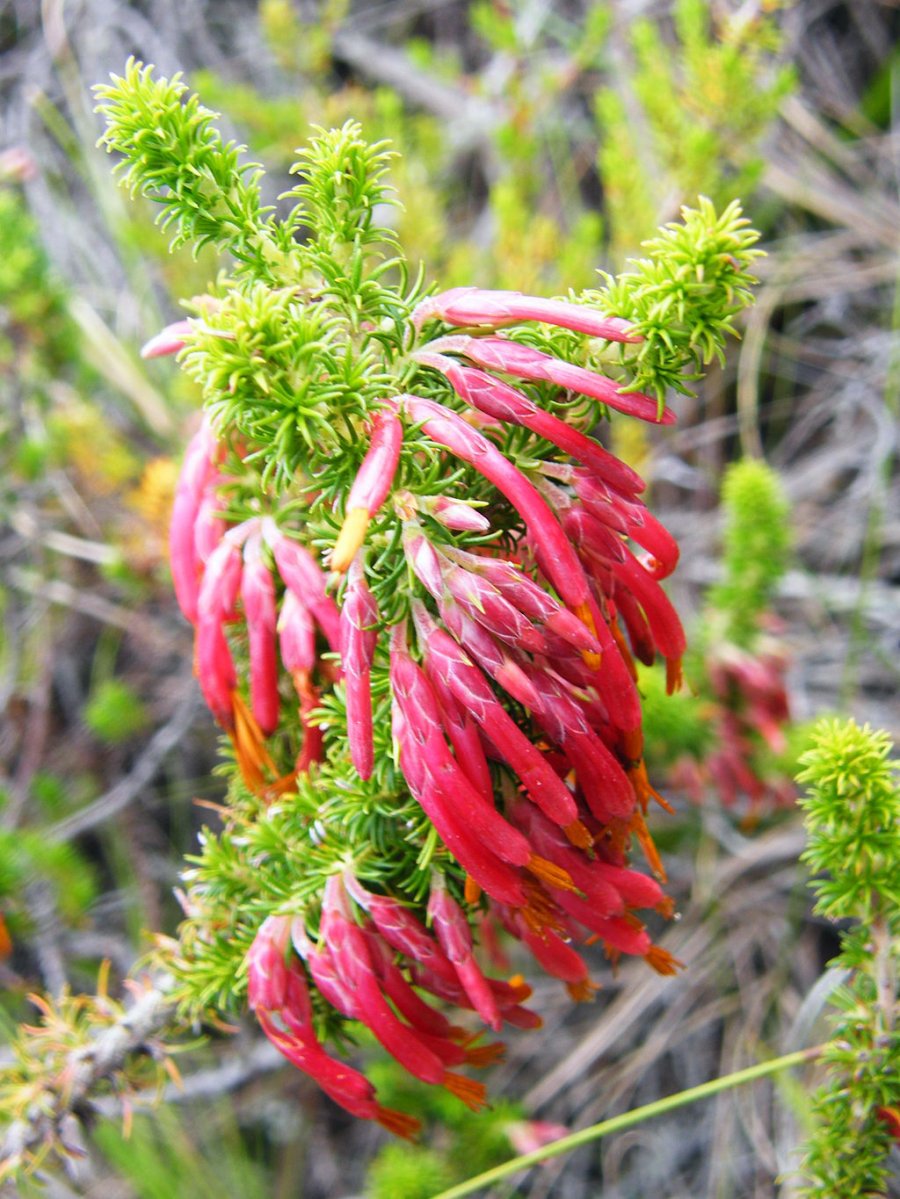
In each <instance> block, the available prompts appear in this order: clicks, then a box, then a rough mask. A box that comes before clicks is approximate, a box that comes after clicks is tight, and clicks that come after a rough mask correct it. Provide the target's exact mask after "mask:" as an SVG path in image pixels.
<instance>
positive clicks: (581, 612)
mask: <svg viewBox="0 0 900 1199" xmlns="http://www.w3.org/2000/svg"><path fill="white" fill-rule="evenodd" d="M573 611H574V613H575V615H576V616H577V617H578V619H579V620H580V621H581V623H582V624H583V625H586V626H587V628H588V629H589V630H590V632H591V633H593V635H594V637H596V636H597V626H596V624H595V623H594V614H593V612H592V611H591V606H590V604H577V605H576V606H575V608H574V609H573ZM581 656H582V658H583V659H584V663H585V665H586V666H588V667H589V668H590V669H591V670H599V669H600V664H601V662H602V660H603V659H602V658H601V657H600V655H599V654H596V653H594V652H593V650H589V649H583V650H582V651H581Z"/></svg>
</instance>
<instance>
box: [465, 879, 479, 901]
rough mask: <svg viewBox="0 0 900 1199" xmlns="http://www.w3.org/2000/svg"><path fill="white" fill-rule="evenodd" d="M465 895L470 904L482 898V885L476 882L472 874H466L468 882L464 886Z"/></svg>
mask: <svg viewBox="0 0 900 1199" xmlns="http://www.w3.org/2000/svg"><path fill="white" fill-rule="evenodd" d="M463 896H464V897H465V901H466V903H468V904H473V905H474V904H476V903H478V901H479V899H481V887H479V885H478V883H476V882H475V880H474V878H472V876H471V875H470V874H467V875H466V883H465V887H464V888H463Z"/></svg>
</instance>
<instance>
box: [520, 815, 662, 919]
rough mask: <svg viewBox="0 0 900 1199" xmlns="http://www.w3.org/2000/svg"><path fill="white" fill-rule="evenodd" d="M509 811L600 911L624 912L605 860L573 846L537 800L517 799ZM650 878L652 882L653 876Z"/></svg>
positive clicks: (523, 829) (524, 831) (600, 913)
mask: <svg viewBox="0 0 900 1199" xmlns="http://www.w3.org/2000/svg"><path fill="white" fill-rule="evenodd" d="M507 811H508V813H509V818H510V820H512V821H513V823H514V824H515V825H516V827H517V828H520V829H521V830H522V832H523V833H525V835H526V836H527V837H528V840H529V841H530V842H531V844H532V845H534V847H535V849H537V850H539V851H540V853H541V855H542V857H545V858H548V859H549V860H550V861H551V862H555V863H556V864H557V865H558V866H561V867H562V868H563V869H564V870H565V871H566V873H567V874H568V875H569V877H570V878H571V879H572V882H573V883H574V884H575V886H576V887H577V888H578V890H579V891H581V892H582V893H583V895H584V896H585V898H586V899H587V900H588V902H589V903H590V904H591V906H592V907H593V908H594V909H595V910H596V912H597V914H598V915H602V916H615V915H618V914H619V913H620V912H622V910H623V907H624V902H623V897H622V894H621V892H620V891H618V889H617V888H616V887H615V885H614V884H613V883H612V882H611V881H610V880H609V878H608V877H606V876H605V875H604V872H603V871H602V870H600V869H598V866H600V865H601V863H600V862H598V860H597V858H596V857H593V858H589V857H587V856H586V855H585V854H584V853H581V852H579V851H578V850H576V849H573V847H572V845H571V844H570V843H569V842H568V841H567V840H565V839H564V838H563V836H562V835H561V834H560V830H559V828H558V827H557V826H556V825H554V824H552V823H551V822H550V821H549V820H548V819H547V818H546V817H545V816H544V815H543V813H542V812H540V811H539V810H538V809H537V808H535V807H534V805H533V804H527V803H523V802H522V800H521V799H515V800H514V801H513V802H512V804H508V805H507ZM647 881H648V882H652V880H650V879H648V880H647ZM657 890H658V888H657Z"/></svg>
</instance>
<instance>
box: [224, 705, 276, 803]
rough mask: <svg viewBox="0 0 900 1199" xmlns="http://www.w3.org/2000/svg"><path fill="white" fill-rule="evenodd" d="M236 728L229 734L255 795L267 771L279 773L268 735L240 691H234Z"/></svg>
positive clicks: (259, 791)
mask: <svg viewBox="0 0 900 1199" xmlns="http://www.w3.org/2000/svg"><path fill="white" fill-rule="evenodd" d="M232 703H233V712H234V729H233V731H232V732H231V733H230V734H229V736H230V737H231V743H232V745H233V746H234V754H235V757H236V758H237V763H238V766H239V768H240V771H241V775H242V777H243V779H244V782H245V783H246V784H247V786H248V787H249V789H250V790H251V791H252V792H253V793H254V795H261V794H262V793H263V791H264V790H265V787H266V781H265V773H269V774H277V773H278V772H277V770H276V767H275V763H274V762H273V761H272V756H271V754H270V753H269V751H268V750H267V749H266V745H265V737H264V736H263V733H262V730H261V729H260V727H259V725H258V724H257V723H256V718H255V717H254V715H253V713H252V712H251V711H250V709H249V708H248V707H247V704H246V702H245V701H244V698H243V697H242V696H241V694H240V692H238V691H235V692H233V693H232Z"/></svg>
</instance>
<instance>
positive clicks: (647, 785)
mask: <svg viewBox="0 0 900 1199" xmlns="http://www.w3.org/2000/svg"><path fill="white" fill-rule="evenodd" d="M628 777H629V779H630V780H631V785H632V787H633V788H634V793H635V795H636V796H637V800H638V803H639V804H640V805H641V808H642V810H643V811H644V812H646V811H647V803H648V801H649V800H650V799H655V800H656V802H657V803H658V804H659V806H660V807H661V808H662V810H663V811H664V812H669V813H670V814H672V813H674V811H675V809H674V808H673V807H672V805H671V804H670V803H669V801H668V800H666V799H663V797H662V796H661V795H660V793H659V792H658V791H657V790H656V788H655V787H654V786H653V785H652V784H651V782H650V780H649V779H648V778H647V767H646V765H645V764H644V762H643V761H641V762H638V764H637V765H636V766H630V767H629V768H628Z"/></svg>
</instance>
